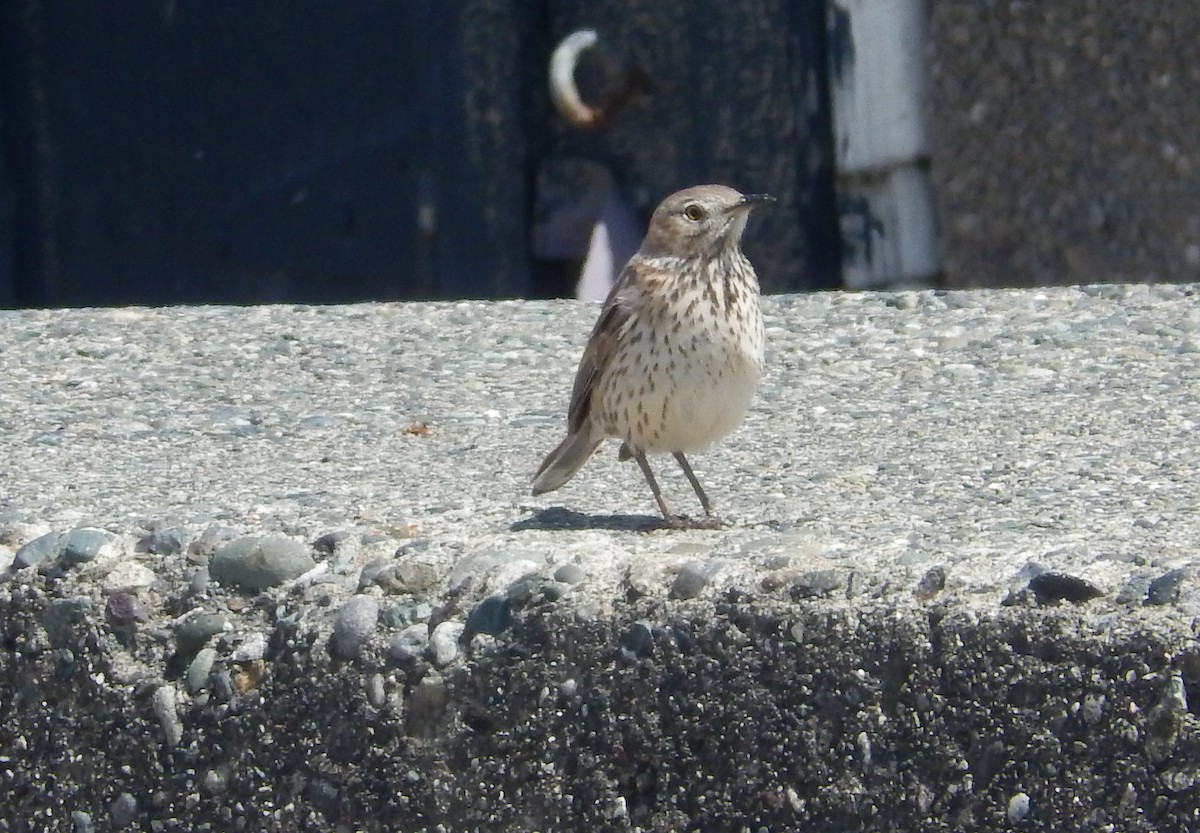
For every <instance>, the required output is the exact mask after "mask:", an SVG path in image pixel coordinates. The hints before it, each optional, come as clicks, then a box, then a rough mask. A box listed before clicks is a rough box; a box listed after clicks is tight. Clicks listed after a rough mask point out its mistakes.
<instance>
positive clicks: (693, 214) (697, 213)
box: [683, 203, 708, 222]
mask: <svg viewBox="0 0 1200 833" xmlns="http://www.w3.org/2000/svg"><path fill="white" fill-rule="evenodd" d="M683 216H685V217H687V218H688V219H689V220H692V221H693V222H700V221H701V220H703V219H704V218H705V217H707V216H708V212H707V211H705V210H704V209H703V208H702V207H701V206H699V205H697V204H696V203H692V204H691V205H689V206H688V207H687V208H685V209H683Z"/></svg>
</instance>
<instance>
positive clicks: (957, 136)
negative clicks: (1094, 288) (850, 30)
mask: <svg viewBox="0 0 1200 833" xmlns="http://www.w3.org/2000/svg"><path fill="white" fill-rule="evenodd" d="M929 11H930V43H931V48H932V55H931V63H930V67H931V78H932V85H931V90H930V101H931V131H930V135H931V138H932V142H933V147H932V152H931V162H932V166H931V171H932V176H933V180H934V184H935V187H936V190H937V201H938V206H939V209H940V210H939V217H940V221H941V233H942V241H943V250H944V266H945V271H946V280H947V281H948V283H949V284H950V285H952V286H1013V285H1032V284H1047V283H1079V282H1092V281H1101V280H1105V281H1112V280H1125V281H1141V280H1184V281H1194V280H1198V279H1200V190H1198V189H1197V188H1196V187H1195V183H1196V176H1197V171H1198V170H1200V133H1197V131H1195V130H1193V129H1192V125H1193V124H1195V123H1196V122H1197V120H1198V119H1200V109H1198V107H1197V98H1196V95H1195V90H1196V87H1197V85H1198V84H1200V50H1197V49H1196V48H1195V44H1196V42H1197V40H1198V39H1200V15H1198V14H1197V13H1196V5H1195V3H1194V2H1192V0H1159V2H1156V3H1127V2H1122V0H1058V2H1053V3H1046V2H1042V3H1027V2H978V3H963V2H958V1H957V0H932V2H930V4H929Z"/></svg>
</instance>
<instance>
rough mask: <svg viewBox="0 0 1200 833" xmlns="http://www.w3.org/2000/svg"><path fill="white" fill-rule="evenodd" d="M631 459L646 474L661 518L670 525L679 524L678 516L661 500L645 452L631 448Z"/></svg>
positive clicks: (659, 490) (660, 494) (659, 491)
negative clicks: (635, 461)
mask: <svg viewBox="0 0 1200 833" xmlns="http://www.w3.org/2000/svg"><path fill="white" fill-rule="evenodd" d="M630 451H631V452H632V453H633V459H635V460H637V464H638V467H639V468H640V469H641V470H642V474H644V475H645V476H646V482H647V483H649V484H650V491H652V492H654V499H655V500H656V501H658V510H659V511H660V512H662V515H663V518H664V519H666V521H667V523H668V524H670V525H671V526H679V518H677V517H676V516H675V515H673V514H672V513H671V510H670V509H669V508H668V507H667V502H666V501H665V500H663V496H662V490H661V489H659V488H658V481H657V480H655V479H654V472H652V471H650V463H649V461H647V460H646V452H644V451H642V450H641V449H640V448H639V449H633V448H631V449H630Z"/></svg>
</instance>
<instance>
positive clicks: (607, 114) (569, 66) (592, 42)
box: [550, 29, 649, 130]
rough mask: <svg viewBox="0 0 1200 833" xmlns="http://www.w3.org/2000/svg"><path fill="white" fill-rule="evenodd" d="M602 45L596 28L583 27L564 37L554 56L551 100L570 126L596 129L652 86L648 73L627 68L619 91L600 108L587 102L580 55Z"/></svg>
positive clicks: (552, 58)
mask: <svg viewBox="0 0 1200 833" xmlns="http://www.w3.org/2000/svg"><path fill="white" fill-rule="evenodd" d="M599 44H600V36H599V35H598V34H596V30H595V29H580V30H579V31H576V32H572V33H571V34H569V35H567V36H566V37H565V38H563V39H562V42H561V43H559V45H558V46H557V47H556V48H555V50H554V52H553V54H552V55H551V56H550V100H551V101H553V102H554V108H555V109H556V110H558V114H559V115H560V116H562V117H563V119H564V120H565V121H566V122H567V123H568V124H570V125H573V126H574V127H578V128H580V129H583V130H594V129H596V128H598V127H601V126H603V125H604V123H605V122H606V121H608V120H609V119H610V118H612V117H613V116H614V115H615V114H616V112H617V111H618V110H620V109H621V107H623V106H624V105H625V103H626V102H627V101H628V100H629V99H630V98H631V97H632V96H633V95H634V94H636V93H638V92H641V91H643V90H644V89H646V87H648V86H649V84H648V79H647V78H646V75H645V73H644V72H642V71H641V70H639V69H637V68H636V67H628V66H626V67H623V68H622V72H621V75H622V78H621V84H620V87H619V88H618V90H617V91H616V93H615V94H614V95H612V96H610V97H609V100H608V101H606V102H605V103H604V104H602V105H601V106H599V107H592V106H590V105H589V104H587V103H586V102H585V101H584V100H583V97H582V96H581V95H580V94H579V87H578V86H576V84H575V67H576V66H577V65H578V64H579V57H580V56H581V55H582V54H583V53H584V52H585V51H587V50H588V49H592V48H594V47H597V46H598V45H599Z"/></svg>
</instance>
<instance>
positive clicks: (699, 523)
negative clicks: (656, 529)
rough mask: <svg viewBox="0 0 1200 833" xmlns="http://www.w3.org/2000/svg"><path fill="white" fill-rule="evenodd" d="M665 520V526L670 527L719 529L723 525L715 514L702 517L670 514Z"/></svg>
mask: <svg viewBox="0 0 1200 833" xmlns="http://www.w3.org/2000/svg"><path fill="white" fill-rule="evenodd" d="M666 521H667V526H668V527H669V528H671V529H721V528H722V527H724V526H725V522H724V521H722V520H721V519H720V518H719V517H717V516H716V515H705V516H704V517H703V518H689V517H688V516H686V515H670V516H668V517H667V518H666Z"/></svg>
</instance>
